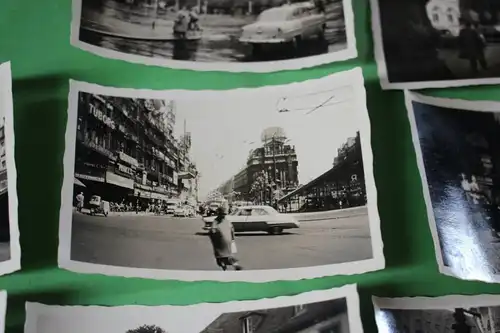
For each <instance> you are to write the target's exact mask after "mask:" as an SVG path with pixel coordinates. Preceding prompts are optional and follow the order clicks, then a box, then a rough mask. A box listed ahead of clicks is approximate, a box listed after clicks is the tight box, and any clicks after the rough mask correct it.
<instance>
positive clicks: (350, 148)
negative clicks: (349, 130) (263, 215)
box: [278, 132, 366, 213]
mask: <svg viewBox="0 0 500 333" xmlns="http://www.w3.org/2000/svg"><path fill="white" fill-rule="evenodd" d="M278 203H279V209H280V210H281V211H282V212H287V213H295V212H318V211H327V210H335V209H341V208H350V207H358V206H364V205H366V186H365V176H364V168H363V156H362V152H361V141H360V136H359V132H357V134H356V136H355V137H351V138H349V139H347V141H346V142H345V143H344V144H343V145H342V146H341V147H340V148H339V149H338V150H337V156H336V157H335V158H334V160H333V165H332V168H331V169H329V170H327V171H326V172H325V173H323V174H322V175H320V176H319V177H317V178H315V179H313V180H312V181H310V182H309V183H307V184H305V185H303V186H301V187H299V188H298V189H296V190H295V191H293V192H290V193H288V194H287V195H285V196H283V197H281V198H280V199H279V201H278Z"/></svg>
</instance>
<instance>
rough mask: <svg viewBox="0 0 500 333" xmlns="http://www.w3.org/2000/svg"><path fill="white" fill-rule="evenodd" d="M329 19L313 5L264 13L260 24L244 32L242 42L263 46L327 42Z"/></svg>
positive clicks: (257, 23)
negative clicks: (308, 40) (326, 31)
mask: <svg viewBox="0 0 500 333" xmlns="http://www.w3.org/2000/svg"><path fill="white" fill-rule="evenodd" d="M325 28H326V16H325V14H323V13H320V12H319V11H318V9H317V8H316V7H315V6H314V4H313V3H312V2H300V3H294V4H286V5H282V6H280V7H274V8H271V9H267V10H265V11H263V12H262V13H261V14H260V15H259V16H258V17H257V20H256V21H255V22H254V23H252V24H249V25H246V26H244V27H243V28H242V32H241V37H240V39H239V40H240V42H242V43H248V44H252V45H253V46H259V45H261V44H277V43H288V42H294V44H298V43H299V42H300V41H301V40H303V39H306V38H310V37H315V36H318V37H319V38H324V35H325Z"/></svg>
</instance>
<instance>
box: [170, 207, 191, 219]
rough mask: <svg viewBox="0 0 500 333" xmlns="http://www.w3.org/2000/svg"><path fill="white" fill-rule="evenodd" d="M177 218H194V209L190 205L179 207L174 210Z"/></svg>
mask: <svg viewBox="0 0 500 333" xmlns="http://www.w3.org/2000/svg"><path fill="white" fill-rule="evenodd" d="M174 216H175V217H193V216H195V213H194V208H193V207H191V206H188V205H179V206H177V207H176V208H175V210H174Z"/></svg>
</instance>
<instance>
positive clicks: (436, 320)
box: [373, 295, 500, 333]
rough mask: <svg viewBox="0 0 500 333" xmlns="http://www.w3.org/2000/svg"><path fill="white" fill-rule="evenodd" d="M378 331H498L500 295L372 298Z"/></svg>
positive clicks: (401, 332) (392, 332)
mask: <svg viewBox="0 0 500 333" xmlns="http://www.w3.org/2000/svg"><path fill="white" fill-rule="evenodd" d="M373 305H374V310H375V320H376V322H377V326H378V331H379V332H387V333H420V332H469V333H489V332H498V331H499V330H500V296H498V295H476V296H462V295H452V296H443V297H407V298H378V297H373Z"/></svg>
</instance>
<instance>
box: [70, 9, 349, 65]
mask: <svg viewBox="0 0 500 333" xmlns="http://www.w3.org/2000/svg"><path fill="white" fill-rule="evenodd" d="M339 6H342V3H339V4H333V5H329V6H328V7H327V11H328V13H327V17H328V21H327V28H326V34H325V37H326V43H321V42H318V41H317V40H310V41H304V45H303V47H302V48H301V50H300V53H299V54H297V56H299V57H303V56H310V55H316V54H323V53H329V52H335V51H339V50H343V49H345V48H346V47H347V44H346V37H345V32H344V27H345V24H344V21H343V20H342V19H337V18H336V16H337V15H338V11H339V9H340V8H339ZM175 17H176V14H175V13H173V12H165V11H160V12H158V13H157V12H155V10H154V9H153V8H136V7H130V6H128V5H125V4H122V3H117V2H115V1H113V0H106V1H103V5H102V7H99V8H94V7H91V6H85V5H83V8H82V19H81V29H80V40H81V41H83V42H85V43H88V44H92V45H96V46H100V47H103V48H106V49H111V50H115V51H120V52H124V53H128V54H136V55H142V56H147V57H154V58H167V59H169V58H173V59H177V60H192V61H205V62H206V61H218V62H222V61H226V62H234V61H255V60H256V59H251V56H250V54H249V53H250V49H249V47H247V46H245V45H242V44H241V43H240V42H239V41H238V36H239V34H240V30H241V28H242V27H243V26H244V25H246V24H249V23H252V22H253V21H254V18H253V17H252V16H242V15H240V16H231V15H223V14H202V15H200V26H201V27H202V29H203V35H202V36H203V37H202V39H201V40H200V41H199V42H189V43H173V42H172V41H169V39H171V36H172V28H173V22H174V19H175ZM153 22H154V28H153ZM272 53H273V54H272V55H271V56H272V59H264V60H278V59H287V58H290V54H289V50H288V48H286V47H283V50H278V52H274V51H273V52H272ZM271 56H270V57H271Z"/></svg>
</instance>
